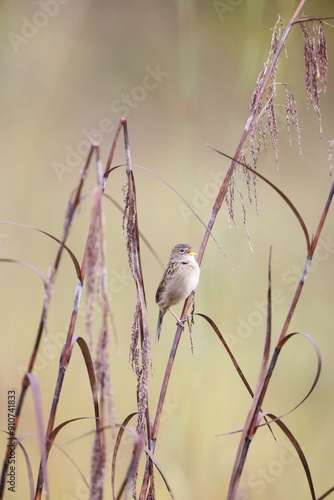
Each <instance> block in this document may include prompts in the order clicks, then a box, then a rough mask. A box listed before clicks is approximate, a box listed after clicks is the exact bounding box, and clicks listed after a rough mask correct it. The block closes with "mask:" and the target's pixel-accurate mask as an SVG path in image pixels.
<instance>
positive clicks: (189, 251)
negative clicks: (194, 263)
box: [187, 248, 197, 255]
mask: <svg viewBox="0 0 334 500" xmlns="http://www.w3.org/2000/svg"><path fill="white" fill-rule="evenodd" d="M187 254H188V255H197V253H196V252H194V249H193V248H189V250H187Z"/></svg>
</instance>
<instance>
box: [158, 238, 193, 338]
mask: <svg viewBox="0 0 334 500" xmlns="http://www.w3.org/2000/svg"><path fill="white" fill-rule="evenodd" d="M195 255H197V254H196V253H195V252H194V248H193V247H192V246H191V245H188V244H187V243H179V244H178V245H176V246H175V247H174V248H173V250H172V251H171V254H170V257H169V261H168V264H167V268H166V270H165V272H164V274H163V276H162V278H161V281H160V283H159V286H158V289H157V292H156V294H155V301H156V303H157V304H158V306H159V317H158V326H157V333H156V340H159V338H160V332H161V325H162V320H163V317H164V315H165V314H166V312H167V311H168V310H169V311H170V312H171V313H172V314H173V316H174V317H175V318H176V319H177V322H178V323H179V324H182V322H181V321H180V320H179V318H178V317H177V316H176V315H175V314H174V313H173V311H172V310H171V309H170V307H171V306H174V305H175V304H178V303H179V302H181V300H185V299H186V298H187V297H188V296H189V295H190V294H191V292H193V291H194V290H195V289H196V287H197V285H198V282H199V275H200V268H199V265H198V264H197V262H196V260H195Z"/></svg>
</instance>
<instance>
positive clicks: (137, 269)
mask: <svg viewBox="0 0 334 500" xmlns="http://www.w3.org/2000/svg"><path fill="white" fill-rule="evenodd" d="M123 132H124V146H125V159H126V175H127V193H126V196H125V211H124V219H125V218H127V224H126V241H127V251H128V260H129V266H130V270H131V273H132V276H133V279H134V281H135V285H136V293H137V303H136V307H135V314H134V320H133V325H132V340H131V347H130V357H131V361H132V366H133V368H134V371H135V373H136V376H137V407H138V417H137V429H136V430H137V433H138V436H139V439H142V437H143V434H144V432H145V429H146V435H147V442H148V445H149V446H150V442H151V438H150V433H151V430H150V418H149V407H148V390H147V385H148V371H149V366H150V360H151V354H150V339H149V332H148V326H147V313H146V298H145V288H144V279H143V272H142V265H141V258H140V240H139V228H138V212H137V198H136V187H135V180H134V176H133V171H132V166H131V155H130V146H129V136H128V128H127V122H126V120H125V119H124V120H123ZM138 336H140V352H141V361H139V354H138V349H137V345H138ZM150 470H153V468H152V467H151V466H150ZM136 475H137V467H136V468H135V470H134V472H133V477H132V480H133V489H134V496H135V494H136V491H135V490H136V485H135V483H136Z"/></svg>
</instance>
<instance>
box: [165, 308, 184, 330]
mask: <svg viewBox="0 0 334 500" xmlns="http://www.w3.org/2000/svg"><path fill="white" fill-rule="evenodd" d="M168 311H169V312H170V313H171V314H172V315H173V316H174V318H175V319H176V321H177V324H178V325H179V326H182V328H184V324H185V322H186V321H187V318H186V319H185V320H182V319H179V318H178V317H177V316H176V314H175V313H173V311H172V310H171V309H170V308H168Z"/></svg>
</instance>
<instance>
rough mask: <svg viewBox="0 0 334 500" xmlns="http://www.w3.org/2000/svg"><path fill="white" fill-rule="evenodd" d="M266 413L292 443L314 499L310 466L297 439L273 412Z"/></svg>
mask: <svg viewBox="0 0 334 500" xmlns="http://www.w3.org/2000/svg"><path fill="white" fill-rule="evenodd" d="M267 415H268V417H270V418H271V419H272V420H273V422H275V423H276V424H277V425H278V427H279V428H280V429H281V430H282V431H283V432H284V434H285V435H286V437H287V438H288V439H289V440H290V442H291V443H292V445H293V447H294V448H295V450H296V452H297V453H298V456H299V458H300V461H301V463H302V465H303V468H304V471H305V474H306V478H307V482H308V485H309V488H310V493H311V496H312V500H316V496H315V491H314V486H313V481H312V476H311V472H310V468H309V466H308V463H307V460H306V457H305V455H304V453H303V450H302V449H301V447H300V445H299V443H298V441H297V439H296V438H295V436H294V435H293V434H292V432H291V431H290V429H289V428H288V427H287V426H286V425H285V424H284V423H283V422H282V421H281V420H279V419H278V418H277V417H276V416H275V415H274V414H273V413H267Z"/></svg>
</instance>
